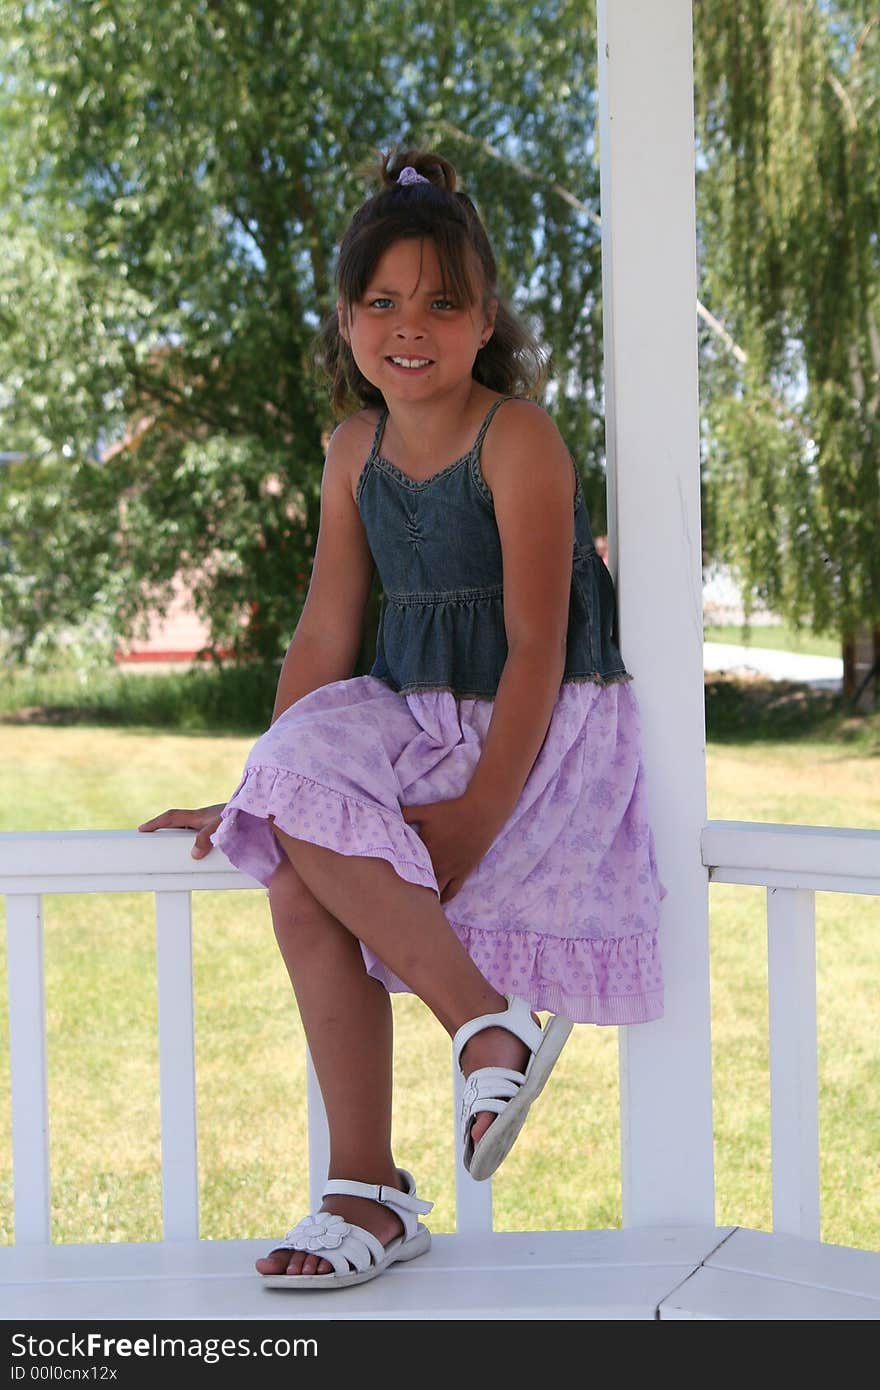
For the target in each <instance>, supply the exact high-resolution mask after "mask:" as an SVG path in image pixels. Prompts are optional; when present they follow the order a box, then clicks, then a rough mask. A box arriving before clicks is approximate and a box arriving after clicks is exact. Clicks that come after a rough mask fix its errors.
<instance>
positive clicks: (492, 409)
mask: <svg viewBox="0 0 880 1390" xmlns="http://www.w3.org/2000/svg"><path fill="white" fill-rule="evenodd" d="M515 399H516V397H515V396H502V397H501V398H500V400H497V401H494V402H493V403H492V405H491V406H490V407H489V413H488V415H487V416H486V418H485V420H484V421H483V423H482V425H481V426H480V432H479V434H478V435H477V437H476V439H475V440H474V447H473V449H472V450H471V452H472V453H474V454H479V452H480V449H481V448H482V447H483V440H484V439H485V438H486V430H487V429H488V428H489V426H490V425H491V423H492V417H493V416H494V414H495V411H496V410H497V409H498V407H499V405H503V404H504V402H505V401H512V400H515Z"/></svg>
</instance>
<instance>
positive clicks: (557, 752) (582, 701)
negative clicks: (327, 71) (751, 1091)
mask: <svg viewBox="0 0 880 1390" xmlns="http://www.w3.org/2000/svg"><path fill="white" fill-rule="evenodd" d="M379 172H380V179H381V187H380V189H379V191H378V192H377V193H375V195H374V196H372V197H370V198H368V199H367V201H366V202H365V203H364V204H363V205H362V206H361V207H360V208H359V209H358V211H357V212H356V213H355V216H354V218H353V219H352V222H351V225H350V226H349V228H348V230H347V232H346V234H345V236H344V237H343V240H342V244H341V247H340V255H339V267H338V294H339V297H338V303H337V306H336V313H335V315H334V316H333V318H332V321H331V322H329V323H328V324H327V325H325V328H324V330H323V334H322V339H321V344H322V347H323V362H324V365H325V367H326V368H327V369H328V371H329V374H330V376H331V379H332V383H333V402H334V405H335V406H336V407H337V409H339V410H340V411H343V410H344V409H345V408H346V407H349V408H350V406H351V404H352V403H354V404H355V406H356V408H355V410H354V411H353V413H350V414H349V415H348V417H347V418H346V419H345V420H344V421H343V423H342V424H341V425H340V426H339V427H338V428H337V430H336V431H335V433H334V434H333V437H332V439H331V440H330V444H329V447H328V450H327V457H326V463H325V467H324V475H323V483H322V493H321V522H320V529H319V535H318V541H317V548H316V553H315V559H314V567H313V572H312V578H311V583H310V586H309V592H308V597H307V600H306V604H305V607H304V609H303V612H302V616H301V617H300V620H299V623H298V624H297V628H296V632H295V634H294V636H293V640H292V641H291V644H290V648H289V650H288V652H287V656H286V657H285V660H284V664H283V666H282V670H281V676H280V680H279V685H278V694H277V698H276V701H275V710H274V714H273V718H272V724H271V727H270V728H269V730H268V732H267V733H266V734H264V735H263V737H262V738H261V739H260V740H259V741H258V743H257V744H256V746H255V747H254V749H253V751H252V753H251V755H250V757H249V758H248V761H247V765H246V767H245V771H244V777H243V780H242V782H241V783H240V785H239V787H238V789H237V790H236V791H235V793H234V794H233V796H232V797H231V799H230V800H229V802H228V803H227V804H226V805H225V806H214V807H204V808H202V809H201V810H198V811H167V812H165V814H164V815H161V816H158V817H156V818H155V819H153V820H151V821H148V822H146V823H145V824H144V825H142V826H141V827H140V828H141V829H142V830H156V829H158V828H160V827H163V826H189V827H192V828H194V829H198V830H199V834H198V836H197V839H196V842H195V845H194V848H193V854H194V855H195V856H196V857H200V856H201V855H203V854H206V853H208V851H209V848H210V844H214V845H217V846H219V847H220V849H222V850H223V852H224V853H225V854H226V855H227V856H228V858H229V859H230V860H231V861H232V862H233V863H234V864H236V865H238V866H239V867H240V868H242V869H244V870H245V871H246V872H248V873H250V874H252V875H253V876H254V877H256V878H258V879H260V880H261V881H262V882H263V883H265V884H267V885H268V890H269V901H270V904H271V910H272V918H273V922H274V926H275V932H276V935H277V938H278V943H279V946H280V948H281V953H282V955H283V957H284V961H285V964H286V966H287V969H288V972H289V974H290V978H291V981H292V984H293V988H294V991H295V993H296V998H297V1003H298V1006H299V1010H300V1015H301V1018H302V1021H303V1026H304V1028H305V1033H306V1037H307V1039H308V1044H309V1049H310V1052H311V1056H312V1060H313V1062H314V1065H315V1069H316V1072H317V1076H318V1080H319V1082H320V1086H321V1093H322V1096H323V1099H324V1104H325V1108H326V1112H327V1120H328V1125H329V1131H330V1167H329V1181H328V1183H327V1185H326V1187H325V1189H324V1202H323V1205H322V1207H321V1211H320V1212H318V1213H314V1214H312V1215H310V1216H308V1217H306V1218H304V1220H303V1221H301V1222H300V1223H299V1225H298V1226H296V1227H294V1229H293V1230H291V1231H290V1232H289V1233H288V1235H287V1236H286V1237H285V1238H284V1239H283V1240H282V1241H280V1242H279V1243H278V1245H277V1247H276V1248H275V1249H274V1250H273V1251H272V1252H271V1253H270V1254H269V1255H268V1256H267V1257H266V1258H265V1259H262V1260H259V1261H258V1262H257V1269H258V1270H259V1272H260V1273H261V1274H262V1275H263V1276H264V1278H265V1280H266V1283H267V1284H272V1285H283V1286H284V1287H287V1288H290V1289H305V1288H334V1287H338V1286H341V1285H348V1284H354V1283H360V1282H363V1281H364V1280H366V1279H371V1278H374V1277H375V1276H376V1275H377V1274H380V1273H381V1272H382V1271H383V1270H384V1269H386V1268H387V1267H388V1265H390V1264H391V1263H392V1262H393V1261H395V1260H409V1259H412V1258H414V1257H415V1256H417V1255H420V1254H422V1253H423V1252H424V1251H425V1250H427V1249H428V1246H429V1244H430V1235H429V1232H428V1230H427V1228H426V1227H425V1226H424V1225H422V1224H421V1223H420V1222H419V1220H418V1217H419V1215H420V1214H423V1213H426V1212H427V1211H429V1210H430V1208H431V1203H430V1202H426V1201H423V1200H422V1199H420V1198H419V1197H418V1196H417V1195H416V1188H415V1182H414V1180H413V1178H412V1176H411V1174H409V1173H408V1172H406V1171H405V1170H404V1169H402V1168H398V1167H397V1166H396V1163H395V1160H394V1158H393V1156H392V1153H391V1057H392V1035H391V1024H392V1015H391V1006H390V999H389V993H388V992H389V991H390V990H411V991H415V993H417V994H418V995H419V996H420V997H421V998H422V999H423V1000H424V1001H425V1003H426V1004H427V1005H428V1007H429V1008H430V1009H431V1011H432V1012H433V1013H434V1014H435V1016H436V1017H437V1019H438V1020H439V1021H440V1023H441V1024H442V1026H443V1027H444V1028H445V1029H446V1030H447V1032H448V1033H449V1034H450V1036H451V1038H452V1040H453V1051H454V1056H455V1058H456V1061H457V1063H458V1065H459V1067H460V1069H461V1072H462V1074H463V1076H464V1077H466V1078H467V1084H466V1085H465V1087H464V1101H463V1106H462V1112H461V1117H460V1143H461V1147H462V1156H463V1161H464V1164H465V1167H466V1168H467V1169H468V1170H469V1172H470V1174H471V1176H472V1177H474V1178H476V1179H477V1180H482V1179H485V1178H488V1177H489V1176H490V1175H491V1174H492V1173H493V1172H494V1171H495V1169H496V1168H497V1167H498V1165H499V1163H500V1162H501V1161H502V1159H503V1158H504V1157H505V1155H506V1154H507V1152H508V1151H509V1149H510V1148H511V1145H512V1144H513V1142H514V1140H515V1138H516V1136H517V1134H518V1133H519V1130H520V1128H521V1126H522V1124H523V1122H524V1120H525V1118H526V1114H527V1112H528V1109H529V1107H530V1105H531V1103H532V1101H533V1100H534V1098H535V1096H536V1095H538V1093H539V1092H540V1090H541V1089H542V1087H543V1086H544V1083H545V1082H546V1080H547V1077H548V1076H549V1073H550V1070H551V1068H552V1066H553V1064H554V1062H555V1060H556V1058H557V1057H558V1055H559V1053H560V1051H561V1048H562V1046H563V1043H564V1042H565V1039H566V1037H567V1036H568V1033H569V1031H570V1029H571V1027H572V1021H574V1022H580V1023H598V1024H616V1023H627V1024H632V1023H640V1022H644V1021H647V1020H650V1019H655V1018H658V1017H660V1015H661V1013H662V983H661V971H660V962H659V958H658V952H657V926H658V916H659V906H660V900H661V897H662V896H663V895H664V891H665V890H664V889H663V888H662V886H661V885H660V883H659V880H658V877H657V872H656V868H655V863H654V853H653V839H652V835H651V831H650V828H649V825H648V820H647V816H646V808H645V791H644V781H643V776H642V770H641V765H640V755H639V727H638V713H637V707H636V702H635V699H634V697H633V693H632V690H631V687H630V685H629V684H628V683H627V682H629V681H630V679H631V677H630V676H629V674H628V673H627V671H626V669H625V668H624V665H623V662H622V660H621V656H620V652H619V650H618V647H617V644H616V637H615V627H616V625H615V613H614V607H615V605H614V593H613V588H612V583H611V579H610V577H609V575H608V572H607V570H606V568H605V565H604V563H603V562H602V560H601V559H600V558H599V556H598V555H597V553H596V548H595V546H594V544H593V540H592V537H591V534H590V528H589V523H588V520H587V515H586V511H585V507H584V499H583V495H582V493H581V488H580V481H579V478H578V474H577V469H576V468H575V466H574V464H573V461H572V459H571V456H570V455H569V453H568V451H567V449H566V448H565V445H564V444H563V442H562V440H561V438H560V436H559V434H558V432H557V430H556V428H555V426H554V425H553V424H552V422H551V420H550V419H549V417H548V416H547V415H546V414H545V412H544V411H543V410H542V409H541V408H540V407H539V406H537V405H535V404H533V403H532V402H530V401H529V400H528V399H526V397H527V396H528V395H529V394H532V393H533V392H534V389H535V386H536V384H537V381H538V377H539V368H540V356H539V354H538V352H537V350H536V349H535V348H534V345H533V344H532V343H531V342H530V340H529V339H528V337H527V335H526V334H525V332H524V330H523V328H522V327H521V325H520V324H519V323H518V322H517V320H516V318H515V317H514V315H513V314H512V313H511V311H510V310H509V309H508V308H507V307H506V306H505V305H504V303H503V302H502V300H501V299H500V297H499V294H498V290H497V287H496V267H495V258H494V256H493V253H492V250H491V247H490V245H489V242H488V239H487V236H486V232H485V230H484V228H483V226H482V224H481V221H480V219H479V217H478V215H477V212H476V210H475V208H474V206H473V204H472V202H471V201H470V200H469V199H468V198H467V197H466V196H465V195H464V194H463V193H461V192H457V191H456V174H455V171H454V169H453V168H452V166H451V165H450V164H449V163H448V162H447V161H446V160H445V159H443V158H441V157H440V156H438V155H432V154H426V153H424V152H420V151H418V150H406V151H403V152H401V153H397V154H391V155H388V156H385V157H384V158H383V160H382V163H381V166H380V171H379ZM374 566H375V567H376V569H378V573H379V577H380V580H381V583H382V589H383V598H382V607H381V613H380V618H379V628H378V636H377V646H376V660H375V663H374V665H373V668H372V670H371V671H370V673H369V675H366V676H357V677H352V675H351V672H352V669H353V666H354V664H355V661H356V659H357V654H358V652H359V649H360V643H361V634H362V626H363V617H364V608H365V605H366V602H367V598H368V595H369V592H370V587H371V583H372V577H373V572H374ZM536 1009H537V1010H544V1011H548V1012H550V1013H551V1014H552V1015H554V1016H553V1017H552V1018H551V1019H550V1021H549V1022H548V1023H547V1025H546V1026H545V1027H544V1028H541V1027H540V1026H539V1024H538V1022H537V1020H536V1016H535V1015H534V1014H533V1013H532V1010H536Z"/></svg>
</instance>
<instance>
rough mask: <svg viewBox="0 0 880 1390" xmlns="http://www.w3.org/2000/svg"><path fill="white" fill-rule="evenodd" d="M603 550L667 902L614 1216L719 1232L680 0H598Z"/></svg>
mask: <svg viewBox="0 0 880 1390" xmlns="http://www.w3.org/2000/svg"><path fill="white" fill-rule="evenodd" d="M598 39H599V45H598V59H599V113H600V115H599V148H600V161H601V164H600V175H601V203H602V208H601V210H602V295H603V333H604V354H605V416H606V445H607V459H608V496H609V557H610V562H611V565H612V569H613V570H614V571H615V577H616V582H617V592H618V602H619V610H620V632H621V642H622V647H623V655H624V660H625V661H626V663H627V666H628V668H629V669H630V670H631V671H632V672H633V674H634V676H635V687H634V688H635V693H636V695H637V697H638V699H639V701H640V704H641V710H642V725H643V737H644V754H645V766H646V773H647V781H648V793H649V800H650V805H651V808H652V813H653V821H654V827H655V836H656V846H657V859H658V865H659V869H660V876H661V878H662V880H663V882H664V884H665V885H666V887H667V889H668V890H669V891H668V897H667V898H666V900H665V903H664V909H663V933H662V942H661V949H662V953H663V960H664V969H665V974H666V1015H665V1018H664V1019H663V1020H661V1021H659V1022H657V1023H652V1024H642V1025H639V1026H637V1027H631V1028H622V1029H621V1030H620V1031H621V1136H622V1150H623V1152H622V1160H623V1219H624V1224H625V1225H657V1224H661V1223H664V1224H670V1223H698V1224H710V1225H711V1224H714V1180H713V1142H712V1079H711V1045H710V1029H709V932H708V884H707V873H706V869H705V868H704V866H703V864H702V863H701V857H700V834H701V831H702V828H703V825H704V822H705V820H706V782H705V723H704V706H703V655H702V638H703V629H702V554H701V544H700V472H699V408H698V380H697V333H696V324H697V318H696V306H697V277H696V217H695V205H694V120H693V48H692V32H691V5H690V0H599V4H598Z"/></svg>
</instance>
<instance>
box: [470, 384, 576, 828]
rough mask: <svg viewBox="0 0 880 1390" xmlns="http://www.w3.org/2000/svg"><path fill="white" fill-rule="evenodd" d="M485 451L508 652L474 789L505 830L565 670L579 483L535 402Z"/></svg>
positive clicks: (501, 415)
mask: <svg viewBox="0 0 880 1390" xmlns="http://www.w3.org/2000/svg"><path fill="white" fill-rule="evenodd" d="M493 436H494V437H493ZM490 440H491V446H490V443H489V442H490ZM490 448H491V454H490V455H489V459H487V458H486V455H487V453H488V452H489V449H490ZM483 454H484V473H486V475H487V481H488V482H489V485H490V487H491V489H492V495H493V498H494V502H495V518H496V521H497V523H498V530H499V534H500V537H501V548H502V554H503V562H504V625H505V630H506V633H507V646H508V655H507V661H506V663H505V666H504V670H503V672H502V675H501V680H500V681H499V683H498V690H497V692H496V695H495V702H494V708H493V711H492V719H491V721H490V724H489V731H488V733H487V735H486V742H485V745H484V747H483V753H482V756H481V758H480V761H479V763H478V764H477V768H476V770H475V772H474V775H473V777H472V778H471V781H470V784H469V786H468V789H467V792H466V794H465V795H466V798H467V800H468V801H473V802H474V803H475V804H477V805H479V807H480V810H481V813H482V815H483V816H484V817H486V818H488V820H490V821H492V822H494V823H496V824H497V826H498V828H499V829H500V828H501V826H502V825H503V824H504V822H505V821H506V820H507V818H508V816H509V815H510V813H511V811H512V810H513V808H514V806H515V805H516V802H517V800H518V799H519V795H520V793H521V791H522V789H523V787H524V786H525V784H526V781H527V779H528V776H529V773H530V772H531V770H532V767H533V766H534V763H535V760H536V758H537V757H538V754H539V753H540V751H541V746H542V744H543V742H544V738H545V736H546V733H547V729H548V727H549V725H550V719H551V716H552V714H553V709H554V706H555V704H556V700H557V699H558V696H559V688H560V685H561V683H562V676H563V672H564V670H565V657H566V642H567V636H568V612H569V602H570V594H571V571H572V551H573V548H574V481H575V480H574V475H573V470H572V465H571V458H570V456H569V453H568V450H567V449H566V447H565V444H564V443H563V441H562V439H561V437H560V435H559V432H558V430H557V429H556V426H555V425H554V424H553V423H552V421H551V420H550V418H549V417H548V416H547V415H546V414H545V413H544V411H543V410H541V409H540V407H538V406H535V405H531V404H530V403H529V402H526V401H519V402H516V403H514V402H510V403H509V404H508V405H506V406H505V407H504V409H503V410H500V411H499V412H498V414H497V416H496V418H495V423H494V426H493V429H492V430H490V431H489V434H488V435H487V437H486V443H485V444H484V446H483ZM491 459H495V460H496V461H497V466H496V467H492V468H491V473H490V472H489V462H490V460H491Z"/></svg>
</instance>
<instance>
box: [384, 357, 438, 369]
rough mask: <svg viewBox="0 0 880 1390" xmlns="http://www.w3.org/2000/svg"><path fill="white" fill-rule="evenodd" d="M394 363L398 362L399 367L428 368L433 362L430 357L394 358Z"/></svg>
mask: <svg viewBox="0 0 880 1390" xmlns="http://www.w3.org/2000/svg"><path fill="white" fill-rule="evenodd" d="M391 361H392V362H396V363H397V365H398V367H427V366H428V365H429V363H430V361H431V359H430V357H392V359H391Z"/></svg>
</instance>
